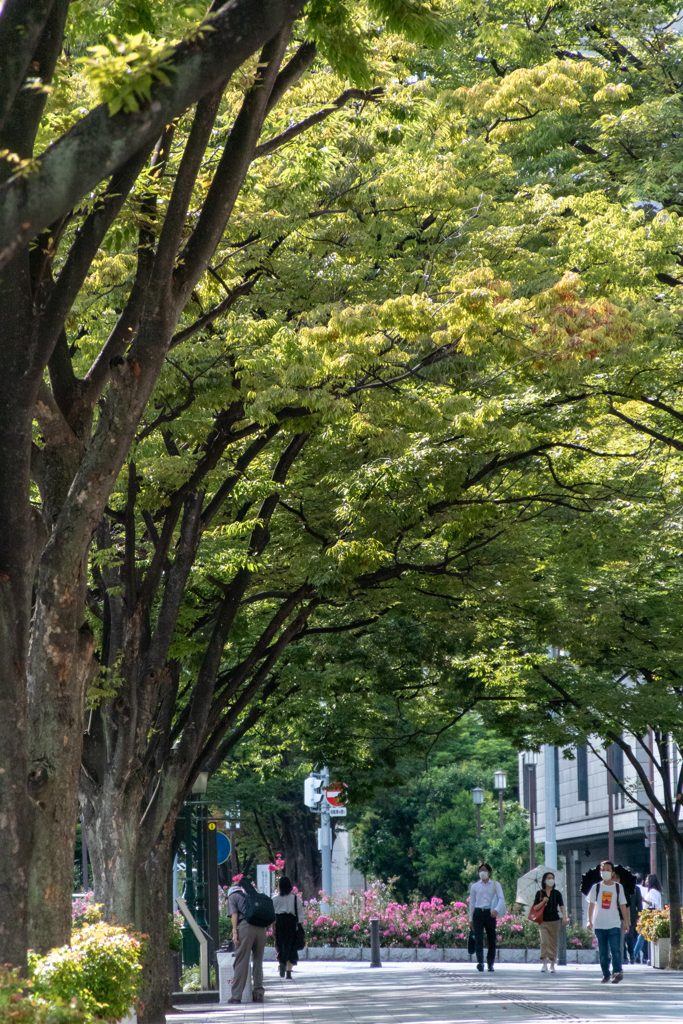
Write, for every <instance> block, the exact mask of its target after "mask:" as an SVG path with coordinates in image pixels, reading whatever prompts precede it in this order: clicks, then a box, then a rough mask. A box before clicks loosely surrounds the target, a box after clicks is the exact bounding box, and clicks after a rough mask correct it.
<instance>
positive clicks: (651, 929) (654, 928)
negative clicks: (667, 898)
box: [636, 906, 683, 942]
mask: <svg viewBox="0 0 683 1024" xmlns="http://www.w3.org/2000/svg"><path fill="white" fill-rule="evenodd" d="M681 918H682V919H683V910H682V911H681ZM636 931H637V932H639V933H640V934H641V935H643V936H644V937H645V938H646V939H647V941H648V942H656V941H657V939H669V938H671V920H670V917H669V908H668V907H666V906H665V907H664V909H663V910H657V908H656V907H650V908H649V909H648V910H643V911H642V912H641V914H640V915H639V917H638V923H637V924H636Z"/></svg>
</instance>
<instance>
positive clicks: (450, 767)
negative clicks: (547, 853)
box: [353, 714, 529, 904]
mask: <svg viewBox="0 0 683 1024" xmlns="http://www.w3.org/2000/svg"><path fill="white" fill-rule="evenodd" d="M499 769H500V770H503V771H506V772H507V775H508V784H509V789H508V791H507V795H508V797H510V796H512V795H513V794H514V793H515V791H516V788H517V754H516V751H515V750H514V748H513V747H512V745H511V744H510V743H509V742H508V741H507V740H504V739H501V738H500V737H498V736H496V734H495V733H494V732H493V730H491V729H487V728H486V727H485V726H484V725H483V723H482V721H481V719H480V718H479V717H478V716H477V715H475V714H472V715H468V716H466V718H464V719H463V721H462V722H461V723H460V724H459V725H458V726H456V727H454V729H453V730H452V734H451V736H450V738H449V739H448V740H447V741H446V743H445V745H444V748H443V749H441V750H439V751H438V752H436V753H435V754H434V755H433V757H432V759H431V763H430V764H425V765H424V766H423V768H422V770H421V771H417V772H415V773H414V777H413V778H412V779H411V780H410V781H409V782H407V783H406V784H405V785H403V786H399V787H397V788H395V789H393V790H384V791H381V792H379V793H378V794H377V796H376V797H375V799H374V801H373V803H372V805H371V807H370V808H369V809H368V810H367V811H365V812H364V813H363V814H362V816H361V818H360V821H359V822H358V824H357V825H356V827H355V828H354V830H353V845H354V851H355V854H356V858H355V863H356V866H357V867H358V868H359V870H361V871H363V872H364V874H366V875H369V876H377V877H379V878H382V879H383V880H385V881H387V880H388V879H390V878H393V877H395V876H396V875H398V876H399V877H398V879H397V880H396V881H395V882H394V890H395V892H396V895H397V897H398V898H399V899H401V900H406V899H408V898H409V896H410V895H411V894H418V895H420V896H422V897H424V898H427V899H431V897H432V896H438V897H440V898H441V899H443V900H453V899H462V898H464V897H465V896H466V894H467V890H468V886H469V884H470V883H471V882H473V881H475V880H476V877H477V875H476V868H477V865H478V864H479V863H480V861H482V860H488V861H490V863H491V865H492V866H493V870H494V876H495V877H496V878H497V879H499V880H500V882H501V884H502V885H503V889H504V891H505V896H506V899H507V901H508V904H510V903H511V902H512V901H513V900H514V897H515V892H516V881H517V878H518V877H519V875H520V874H522V873H523V872H524V871H525V870H526V869H527V867H528V851H529V824H528V816H527V813H526V811H524V810H523V809H522V808H521V807H520V806H519V804H518V803H517V801H516V800H513V799H508V800H506V801H505V809H504V814H505V825H504V828H503V830H502V831H501V830H500V827H499V823H498V801H497V795H496V794H494V793H493V789H492V786H493V773H494V771H497V770H499ZM474 786H482V788H483V789H484V792H485V796H484V803H483V805H482V808H481V819H482V832H481V837H479V838H478V837H477V827H476V811H475V807H474V804H473V802H472V789H473V787H474Z"/></svg>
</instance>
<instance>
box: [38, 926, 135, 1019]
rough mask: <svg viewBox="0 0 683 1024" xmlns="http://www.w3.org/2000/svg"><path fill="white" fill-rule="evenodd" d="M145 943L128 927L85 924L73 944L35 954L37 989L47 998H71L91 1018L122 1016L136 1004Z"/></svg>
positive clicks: (77, 933) (68, 999)
mask: <svg viewBox="0 0 683 1024" xmlns="http://www.w3.org/2000/svg"><path fill="white" fill-rule="evenodd" d="M143 948H144V946H143V940H142V937H140V936H135V935H132V934H131V933H130V932H127V931H126V929H125V928H121V927H119V926H116V925H110V924H105V923H104V922H99V923H97V924H86V925H83V926H82V927H81V928H79V929H77V930H76V931H74V933H73V935H72V940H71V945H70V946H64V947H63V948H61V949H53V950H51V951H50V952H49V953H48V954H47V955H46V956H44V957H40V956H37V955H36V954H33V955H32V956H31V958H30V973H31V979H32V981H33V985H34V989H35V991H36V993H38V994H39V995H41V996H43V997H45V998H50V999H52V998H54V997H55V996H57V997H59V998H60V999H62V1000H64V1001H65V1002H70V1001H73V1002H74V1005H75V1006H76V1007H77V1008H78V1010H80V1011H81V1012H82V1013H83V1014H85V1017H86V1019H87V1020H95V1019H100V1018H101V1019H102V1020H106V1021H117V1020H120V1019H121V1018H122V1017H126V1016H127V1015H128V1013H129V1011H130V1007H131V1006H133V1005H136V1004H137V997H138V992H139V990H140V982H141V971H142V954H143Z"/></svg>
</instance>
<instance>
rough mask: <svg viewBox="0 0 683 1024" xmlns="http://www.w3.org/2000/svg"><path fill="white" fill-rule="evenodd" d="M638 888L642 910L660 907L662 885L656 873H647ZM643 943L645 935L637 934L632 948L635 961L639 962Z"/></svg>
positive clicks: (658, 908) (659, 908)
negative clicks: (643, 881)
mask: <svg viewBox="0 0 683 1024" xmlns="http://www.w3.org/2000/svg"><path fill="white" fill-rule="evenodd" d="M639 888H640V892H641V898H642V901H643V910H651V909H652V907H654V908H655V909H656V910H661V909H662V886H661V882H660V881H659V879H658V878H657V875H648V876H647V878H646V879H645V885H641V886H639ZM644 945H645V936H644V935H639V936H638V938H637V939H636V944H635V946H634V948H633V959H634V960H635V962H636V963H640V956H641V954H642V952H643V946H644Z"/></svg>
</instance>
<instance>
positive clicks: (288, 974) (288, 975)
mask: <svg viewBox="0 0 683 1024" xmlns="http://www.w3.org/2000/svg"><path fill="white" fill-rule="evenodd" d="M287 977H288V978H289V980H290V981H291V980H292V972H291V971H287Z"/></svg>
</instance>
